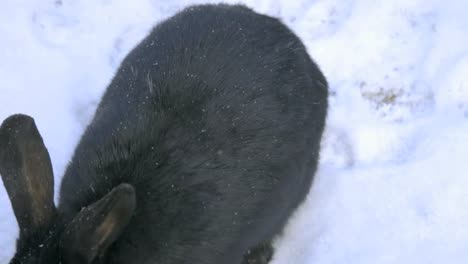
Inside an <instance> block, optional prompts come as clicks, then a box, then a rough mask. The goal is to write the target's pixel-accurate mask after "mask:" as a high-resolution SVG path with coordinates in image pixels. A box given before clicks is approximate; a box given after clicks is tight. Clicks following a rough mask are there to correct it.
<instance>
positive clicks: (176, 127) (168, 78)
mask: <svg viewBox="0 0 468 264" xmlns="http://www.w3.org/2000/svg"><path fill="white" fill-rule="evenodd" d="M326 110H327V84H326V81H325V78H324V77H323V75H322V74H321V72H320V71H319V69H318V68H317V67H316V66H315V64H314V63H313V62H312V61H311V59H310V58H309V56H308V55H307V52H306V49H305V47H304V46H303V44H302V43H301V42H300V40H299V39H298V38H297V37H296V36H295V35H294V34H293V33H292V32H291V31H290V30H289V29H287V28H286V27H285V26H284V25H283V24H282V23H281V22H279V21H278V20H276V19H274V18H271V17H268V16H263V15H259V14H256V13H254V12H253V11H251V10H250V9H248V8H245V7H243V6H227V5H205V6H195V7H191V8H188V9H186V10H184V11H183V12H181V13H179V14H177V15H176V16H174V17H172V18H170V19H169V20H167V21H165V22H163V23H161V24H160V25H158V26H157V27H155V28H154V30H153V31H152V32H151V33H150V34H149V35H148V37H146V38H145V39H144V40H143V41H142V42H141V43H140V44H139V45H138V46H137V47H136V48H135V49H134V50H133V51H131V53H130V54H129V55H128V56H127V57H126V58H125V60H124V61H123V62H122V64H121V66H120V68H119V69H118V71H117V73H116V75H115V77H114V79H113V80H112V82H111V84H110V85H109V87H108V89H107V91H106V93H105V94H104V96H103V98H102V101H101V103H100V105H99V106H98V109H97V111H96V114H95V116H94V119H93V121H92V122H91V124H90V125H89V126H88V128H87V129H86V131H85V134H84V136H83V137H82V139H81V141H80V143H79V145H78V147H77V149H76V151H75V154H74V158H73V160H72V162H71V164H70V165H69V167H68V169H67V171H66V174H65V176H64V178H63V182H62V186H61V197H60V210H61V211H62V212H63V213H65V215H69V216H70V218H71V217H72V216H73V215H75V214H76V213H77V212H78V211H79V210H80V209H81V208H82V207H84V206H87V205H89V204H91V203H93V202H94V201H96V200H98V199H100V197H102V196H103V195H105V194H106V193H108V192H109V191H110V190H112V188H114V187H115V186H117V185H118V184H120V183H123V182H124V183H129V184H131V185H133V186H134V188H135V193H136V197H137V209H136V211H135V215H134V216H133V218H132V220H131V222H130V224H129V225H128V227H127V229H126V230H125V231H124V233H123V234H122V236H121V238H120V239H119V240H118V241H117V242H116V243H115V244H114V245H113V246H112V247H111V249H110V254H109V256H110V258H111V259H112V261H114V262H112V263H146V262H151V263H236V264H238V263H240V259H239V257H240V256H242V253H243V252H245V251H246V250H247V249H248V248H250V247H252V246H255V245H256V244H258V243H261V242H264V241H268V240H270V239H272V237H273V236H274V235H275V234H277V233H278V232H279V231H280V230H281V228H282V227H283V225H284V224H285V221H286V220H287V218H288V217H289V216H290V214H291V212H292V210H293V209H294V208H296V207H297V206H298V204H299V203H300V202H301V201H302V200H303V199H304V197H305V195H306V194H307V191H308V190H309V188H310V184H311V181H312V178H313V174H314V173H315V169H316V166H317V159H318V151H319V144H320V138H321V134H322V130H323V127H324V122H325V116H326Z"/></svg>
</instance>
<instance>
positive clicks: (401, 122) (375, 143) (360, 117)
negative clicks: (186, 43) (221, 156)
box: [0, 0, 468, 264]
mask: <svg viewBox="0 0 468 264" xmlns="http://www.w3.org/2000/svg"><path fill="white" fill-rule="evenodd" d="M201 2H206V1H194V0H185V1H184V0H175V1H150V0H138V1H137V0H135V1H132V4H129V2H128V1H127V0H99V1H65V0H56V1H17V0H4V1H3V2H2V8H0V36H1V41H0V92H1V93H0V94H1V96H0V106H1V107H0V120H3V119H4V118H6V117H7V116H9V115H10V114H13V113H17V112H21V113H26V114H29V115H31V116H33V117H34V118H35V120H36V123H37V125H38V127H39V130H40V131H41V134H42V136H43V137H44V141H45V143H46V145H47V146H48V149H49V152H50V154H51V158H52V160H53V165H54V172H55V175H56V182H55V185H56V190H57V189H58V186H59V183H60V177H61V175H62V174H63V171H64V168H65V166H66V164H67V162H68V160H69V159H70V156H71V153H72V151H73V148H74V146H75V144H76V143H77V141H78V139H79V136H80V134H81V133H82V132H83V129H84V128H85V126H86V124H87V122H88V121H89V119H90V117H91V115H92V113H93V111H94V109H95V107H96V104H97V102H98V101H99V97H100V95H101V94H102V92H103V91H104V89H105V87H106V85H107V83H108V82H109V80H110V78H111V77H112V75H113V72H114V71H115V69H116V67H117V66H118V65H119V63H120V61H121V60H122V59H123V57H124V56H125V55H126V53H127V52H128V51H129V50H130V49H131V48H132V47H133V46H134V45H135V44H136V43H138V41H139V40H140V39H142V38H143V37H144V36H145V34H146V32H148V30H149V29H150V28H151V26H152V25H153V24H155V23H156V22H158V21H160V20H162V19H164V18H167V17H168V16H170V15H172V14H174V13H175V12H177V11H178V10H180V9H181V8H183V7H185V6H187V5H189V4H192V3H201ZM227 2H231V3H236V2H239V1H227ZM240 2H244V3H246V4H247V5H249V6H251V7H253V8H254V9H255V10H257V11H258V12H261V13H266V14H270V15H273V16H278V17H281V18H282V20H283V21H284V22H285V23H286V24H287V25H289V26H290V27H291V28H292V29H293V30H294V31H295V32H296V33H297V34H298V35H299V36H300V37H301V38H302V39H303V41H304V43H305V44H306V46H307V48H308V50H309V52H310V54H311V55H312V56H313V58H314V59H315V60H316V62H317V63H318V64H319V65H320V67H321V68H322V70H323V72H324V73H325V75H326V76H327V78H328V80H329V83H330V90H331V96H330V99H329V101H330V112H329V118H328V124H327V129H326V133H325V137H324V140H323V149H322V152H321V155H322V158H321V162H320V168H319V172H318V173H317V177H316V180H315V183H314V185H313V187H312V190H311V193H310V195H309V197H308V198H307V200H306V202H305V203H304V204H303V205H302V206H301V208H300V209H299V210H298V211H297V212H296V214H295V215H294V217H293V218H292V219H291V221H290V223H289V225H288V226H287V228H286V231H285V232H284V234H283V235H282V236H281V237H280V238H279V239H278V240H277V241H276V244H275V246H276V248H277V252H276V255H275V258H274V261H273V264H280V263H314V264H318V263H359V264H362V263H369V264H370V263H372V264H374V263H379V264H385V263H412V264H414V263H465V262H467V261H468V251H467V250H466V248H467V247H468V228H466V223H468V174H467V173H466V172H465V171H464V169H466V168H468V162H467V160H466V159H468V158H467V157H468V148H467V147H466V146H468V144H467V143H466V142H468V34H466V29H467V28H468V17H467V16H466V10H467V9H468V2H466V1H462V0H446V1H441V0H413V1H407V0H393V1H372V0H297V1H289V0H276V1H273V0H260V1H258V0H257V1H254V0H247V1H240ZM17 232H18V228H17V225H16V220H15V218H14V215H13V212H12V210H11V206H10V203H9V200H8V197H7V195H6V192H5V190H4V188H0V264H3V263H8V260H9V259H10V257H11V256H12V254H13V252H14V241H15V239H16V236H17Z"/></svg>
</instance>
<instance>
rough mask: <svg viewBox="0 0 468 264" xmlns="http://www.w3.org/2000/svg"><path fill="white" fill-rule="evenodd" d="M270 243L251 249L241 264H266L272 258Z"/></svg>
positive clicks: (272, 251)
mask: <svg viewBox="0 0 468 264" xmlns="http://www.w3.org/2000/svg"><path fill="white" fill-rule="evenodd" d="M273 253H274V250H273V246H272V245H271V242H269V243H263V244H260V245H258V246H256V247H254V248H251V249H250V250H249V251H248V252H247V253H246V254H245V255H244V260H243V261H242V264H268V263H270V260H271V259H272V257H273Z"/></svg>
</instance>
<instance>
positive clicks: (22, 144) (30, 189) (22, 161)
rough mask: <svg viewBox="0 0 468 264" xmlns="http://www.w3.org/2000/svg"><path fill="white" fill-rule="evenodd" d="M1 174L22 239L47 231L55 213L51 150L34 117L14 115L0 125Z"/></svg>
mask: <svg viewBox="0 0 468 264" xmlns="http://www.w3.org/2000/svg"><path fill="white" fill-rule="evenodd" d="M0 174H1V175H2V179H3V184H4V185H5V188H6V190H7V193H8V196H9V197H10V201H11V204H12V207H13V211H14V213H15V215H16V219H17V221H18V224H19V227H20V238H21V237H24V236H28V235H30V234H33V233H36V232H38V231H41V230H45V229H47V228H48V227H49V225H50V224H51V223H52V221H53V218H54V216H55V206H54V176H53V172H52V164H51V162H50V157H49V153H48V152H47V149H46V147H45V146H44V142H43V141H42V138H41V135H40V134H39V131H38V130H37V127H36V124H35V123H34V120H33V119H32V118H31V117H29V116H26V115H20V114H18V115H13V116H10V117H8V118H7V119H5V121H4V122H3V124H2V125H1V126H0Z"/></svg>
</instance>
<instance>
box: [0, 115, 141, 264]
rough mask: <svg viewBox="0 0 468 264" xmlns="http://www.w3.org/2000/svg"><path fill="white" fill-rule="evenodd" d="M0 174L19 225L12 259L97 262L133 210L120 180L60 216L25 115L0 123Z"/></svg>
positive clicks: (19, 262)
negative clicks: (68, 218)
mask: <svg viewBox="0 0 468 264" xmlns="http://www.w3.org/2000/svg"><path fill="white" fill-rule="evenodd" d="M0 174H1V176H2V180H3V184H4V186H5V188H6V190H7V193H8V196H9V198H10V201H11V205H12V208H13V211H14V214H15V216H16V219H17V222H18V225H19V238H18V240H17V245H16V254H15V256H14V257H13V259H12V260H11V262H10V263H12V264H28V263H35V264H42V263H44V264H45V263H47V264H54V263H61V264H74V263H101V262H103V261H104V259H105V258H106V252H107V250H108V248H109V247H110V246H111V245H112V243H113V242H114V241H115V240H116V239H117V238H118V237H119V235H120V234H121V233H122V231H123V230H124V228H125V227H126V226H127V225H128V223H129V222H130V219H131V217H132V215H133V213H134V210H135V206H136V198H135V191H134V188H133V187H132V186H131V185H129V184H126V183H122V184H120V185H118V186H117V187H115V188H114V189H113V190H111V191H110V192H109V193H107V194H106V195H104V197H102V198H100V199H99V200H97V201H96V202H94V203H92V204H90V205H88V206H87V207H84V208H82V209H81V210H79V213H77V214H76V215H75V216H73V217H72V220H71V221H68V222H65V221H64V217H62V215H61V213H60V210H58V209H57V208H56V207H55V205H54V176H53V170H52V164H51V161H50V157H49V153H48V151H47V149H46V147H45V145H44V142H43V140H42V138H41V135H40V134H39V131H38V129H37V127H36V125H35V123H34V120H33V119H32V118H31V117H29V116H26V115H21V114H17V115H13V116H10V117H8V118H7V119H6V120H5V121H4V122H3V124H2V125H1V127H0Z"/></svg>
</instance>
